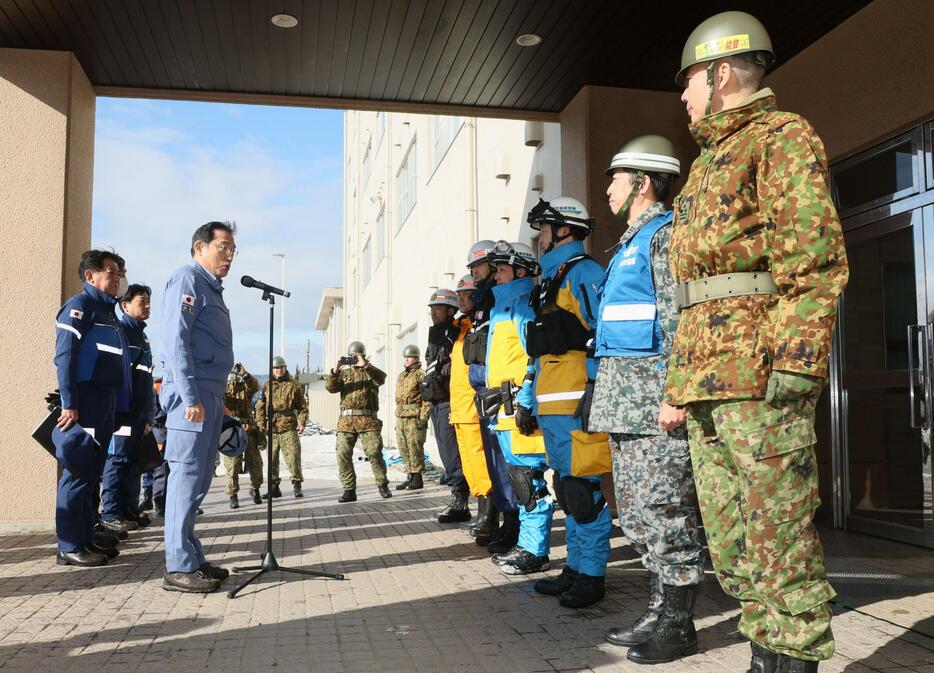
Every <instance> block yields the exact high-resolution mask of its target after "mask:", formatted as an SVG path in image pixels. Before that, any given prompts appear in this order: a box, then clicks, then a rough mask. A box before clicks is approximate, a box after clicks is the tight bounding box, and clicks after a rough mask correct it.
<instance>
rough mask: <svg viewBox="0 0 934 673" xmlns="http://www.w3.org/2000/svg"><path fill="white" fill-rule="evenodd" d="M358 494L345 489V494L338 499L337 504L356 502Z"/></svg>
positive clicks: (352, 490)
mask: <svg viewBox="0 0 934 673" xmlns="http://www.w3.org/2000/svg"><path fill="white" fill-rule="evenodd" d="M356 501H357V492H356V491H355V490H354V489H352V488H345V489H344V493H343V494H342V495H341V497H339V498H338V499H337V502H356Z"/></svg>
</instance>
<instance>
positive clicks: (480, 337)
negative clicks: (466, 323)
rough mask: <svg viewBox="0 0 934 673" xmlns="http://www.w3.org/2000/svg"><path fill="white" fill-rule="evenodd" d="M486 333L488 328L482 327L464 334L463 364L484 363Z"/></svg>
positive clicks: (487, 333)
mask: <svg viewBox="0 0 934 673" xmlns="http://www.w3.org/2000/svg"><path fill="white" fill-rule="evenodd" d="M488 335H489V332H488V330H486V329H483V330H476V331H472V332H468V333H467V334H466V336H464V364H468V365H485V364H486V341H487V337H488Z"/></svg>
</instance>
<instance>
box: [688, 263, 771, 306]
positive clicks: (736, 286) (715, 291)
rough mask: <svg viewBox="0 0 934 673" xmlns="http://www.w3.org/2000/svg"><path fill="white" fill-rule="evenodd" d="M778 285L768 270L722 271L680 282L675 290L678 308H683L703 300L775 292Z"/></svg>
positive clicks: (700, 302)
mask: <svg viewBox="0 0 934 673" xmlns="http://www.w3.org/2000/svg"><path fill="white" fill-rule="evenodd" d="M776 293H778V285H776V284H775V280H774V279H773V278H772V274H771V273H770V272H768V271H744V272H742V273H724V274H722V275H719V276H710V277H708V278H700V279H698V280H691V281H688V282H687V283H681V284H680V285H678V287H677V289H676V290H675V299H676V300H677V302H678V309H679V310H680V309H685V308H687V307H689V306H694V305H695V304H702V303H703V302H705V301H713V300H715V299H724V298H725V297H740V296H742V295H746V294H776Z"/></svg>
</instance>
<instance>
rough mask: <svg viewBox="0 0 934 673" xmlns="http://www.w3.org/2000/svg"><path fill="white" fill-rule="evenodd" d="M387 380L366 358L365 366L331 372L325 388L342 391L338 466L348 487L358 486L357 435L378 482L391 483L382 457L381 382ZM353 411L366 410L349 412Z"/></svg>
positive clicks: (348, 488)
mask: <svg viewBox="0 0 934 673" xmlns="http://www.w3.org/2000/svg"><path fill="white" fill-rule="evenodd" d="M385 381H386V373H385V372H383V371H381V370H380V369H378V368H376V367H374V366H373V365H372V364H371V363H369V362H367V363H366V366H364V367H358V366H356V365H353V366H346V365H345V366H343V367H341V368H340V370H339V371H337V372H334V371H333V370H331V373H330V374H328V378H327V381H325V383H324V388H325V390H327V391H328V392H329V393H340V396H341V417H340V419H339V420H338V421H337V470H338V474H339V476H340V480H341V485H342V486H343V487H344V490H345V491H354V490H356V488H357V474H356V472H355V471H354V467H353V447H354V445H355V444H356V443H357V437H358V436H359V437H360V441H361V442H362V443H363V450H364V452H365V453H366V455H367V458H369V460H370V467H371V468H372V470H373V479H374V480H375V481H376V485H377V486H382V485H385V484H388V483H389V479H388V478H387V477H386V461H385V460H384V459H383V438H382V435H381V434H380V432H382V429H383V422H382V421H380V420H379V419H378V418H377V417H376V414H377V412H378V411H379V386H381V385H383V383H385ZM350 411H364V412H367V413H365V414H361V415H350V414H349V413H346V412H350Z"/></svg>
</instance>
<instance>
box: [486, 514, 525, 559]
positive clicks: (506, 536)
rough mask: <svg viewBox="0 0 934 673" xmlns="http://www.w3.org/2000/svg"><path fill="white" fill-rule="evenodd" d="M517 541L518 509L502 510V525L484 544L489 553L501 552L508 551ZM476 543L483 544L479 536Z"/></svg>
mask: <svg viewBox="0 0 934 673" xmlns="http://www.w3.org/2000/svg"><path fill="white" fill-rule="evenodd" d="M518 542H519V510H517V509H514V510H510V511H506V512H503V525H502V526H500V527H499V532H498V534H497V535H496V536H495V537H494V538H493V539H492V540H491V541H490V542H488V543H487V544H486V548H487V551H489V552H490V553H491V554H502V553H504V552H507V551H509V550H510V549H512V548H513V547H515V546H516V544H517V543H518ZM477 544H479V545H480V546H484V545H483V544H482V543H481V541H480V537H479V536H478V537H477Z"/></svg>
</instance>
